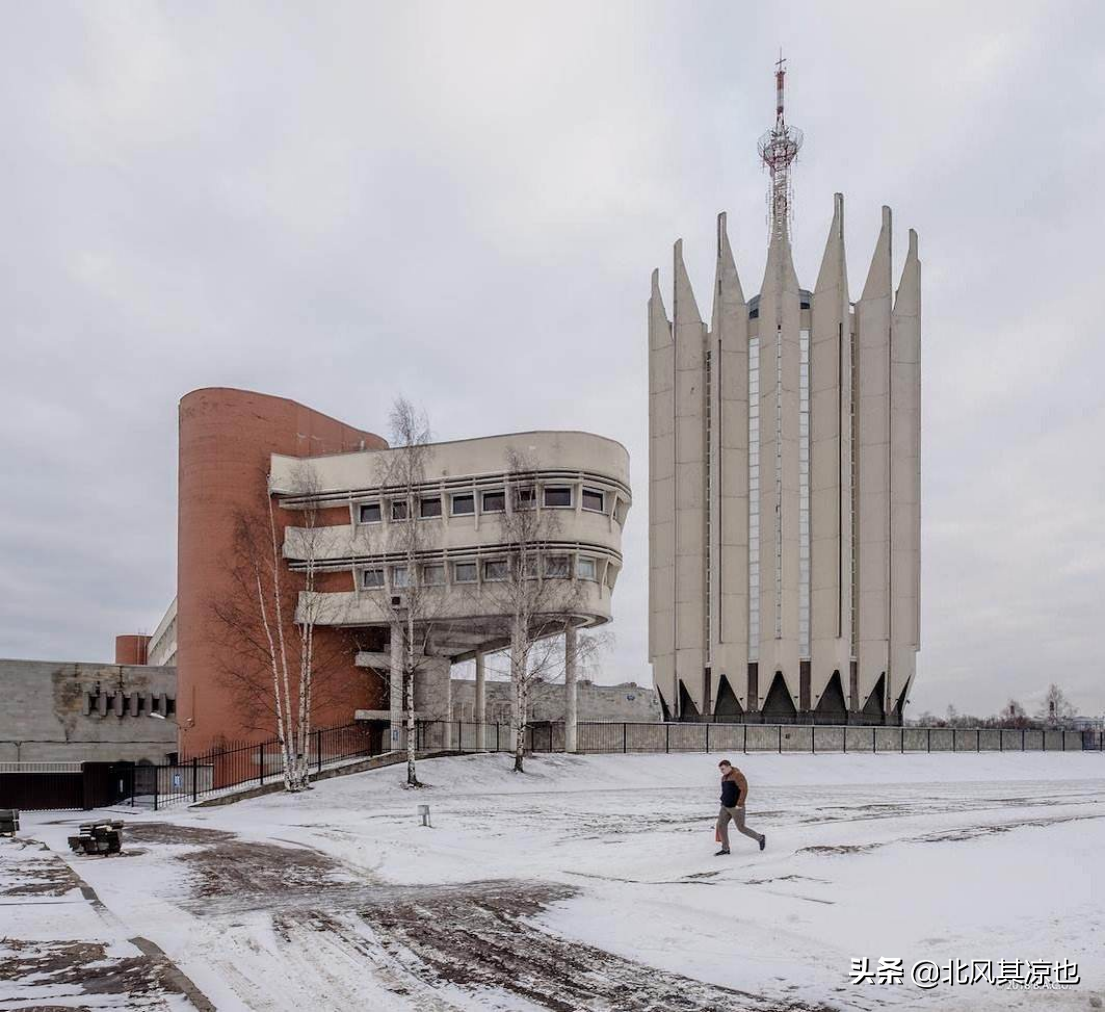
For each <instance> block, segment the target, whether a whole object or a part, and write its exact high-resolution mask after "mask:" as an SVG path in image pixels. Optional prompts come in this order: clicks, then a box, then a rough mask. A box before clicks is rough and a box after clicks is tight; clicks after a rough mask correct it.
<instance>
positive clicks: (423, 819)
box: [419, 805, 434, 829]
mask: <svg viewBox="0 0 1106 1012" xmlns="http://www.w3.org/2000/svg"><path fill="white" fill-rule="evenodd" d="M419 825H420V826H428V827H429V828H430V829H433V828H434V827H433V826H431V825H430V806H429V805H419Z"/></svg>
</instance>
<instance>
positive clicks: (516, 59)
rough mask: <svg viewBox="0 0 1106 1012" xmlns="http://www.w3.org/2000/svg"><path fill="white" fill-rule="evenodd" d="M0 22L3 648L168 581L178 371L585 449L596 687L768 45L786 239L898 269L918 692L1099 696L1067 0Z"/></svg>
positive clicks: (750, 281) (1092, 11)
mask: <svg viewBox="0 0 1106 1012" xmlns="http://www.w3.org/2000/svg"><path fill="white" fill-rule="evenodd" d="M7 14H8V16H7V19H6V24H5V32H4V33H3V38H2V39H0V57H2V58H0V129H2V130H3V136H4V138H5V141H6V143H5V155H4V157H3V158H2V159H0V183H2V186H3V194H4V201H5V211H6V213H5V216H4V219H5V229H4V232H5V236H4V238H5V242H4V246H3V249H4V270H3V271H0V293H2V299H3V305H4V306H5V307H6V310H7V312H6V331H7V332H6V336H5V341H4V357H3V368H2V370H0V413H2V417H3V423H4V425H3V431H4V438H3V452H2V454H0V485H2V487H3V489H4V493H5V494H4V498H3V520H4V522H3V525H2V527H0V552H2V553H3V559H4V564H3V566H2V567H0V654H3V655H9V656H27V657H51V658H53V657H65V658H82V659H95V658H104V657H108V656H109V655H110V650H111V640H112V637H113V636H114V634H115V633H117V632H124V631H132V630H140V629H146V630H150V629H151V628H152V627H153V625H154V623H155V622H156V621H157V619H158V617H159V615H160V612H161V609H162V608H163V607H164V605H165V604H166V603H167V602H168V600H169V599H170V598H171V596H172V593H173V586H174V581H175V573H174V566H175V558H174V553H175V530H176V528H175V522H176V518H175V512H174V502H175V480H176V461H175V453H176V415H175V408H176V401H177V400H178V399H179V397H180V396H181V395H182V394H183V393H185V392H186V391H187V390H189V389H191V388H193V387H196V386H203V385H229V386H243V387H248V388H252V389H258V390H263V391H266V392H271V393H276V394H282V395H285V396H290V397H293V398H295V399H297V400H300V401H302V402H304V403H306V404H309V405H311V406H313V407H316V408H318V409H320V410H323V411H326V412H329V413H331V414H334V415H336V416H337V417H340V418H343V419H346V420H348V421H350V422H351V423H353V424H356V425H361V426H365V427H368V428H376V429H378V430H381V429H383V428H384V427H385V425H386V417H387V408H388V405H389V403H390V401H391V400H392V398H393V397H394V396H395V395H396V394H397V393H399V392H403V393H405V394H406V395H407V396H408V397H410V398H412V399H413V400H415V401H417V402H419V403H421V404H423V405H425V407H426V408H427V410H428V411H429V413H430V415H431V419H432V422H433V424H434V427H435V431H436V434H437V435H438V436H439V437H441V438H456V437H462V436H468V435H475V434H481V433H488V432H501V431H510V430H515V429H526V428H536V427H564V428H587V429H591V430H594V431H597V432H602V433H604V434H607V435H610V436H613V437H615V438H617V439H620V440H622V441H623V442H624V443H626V445H627V446H628V447H629V449H630V451H631V454H632V459H633V475H634V482H635V489H636V493H637V505H636V506H635V508H634V511H633V513H632V514H631V523H630V525H629V528H628V530H627V535H626V544H625V547H626V554H627V568H626V571H625V573H624V576H623V579H622V581H621V582H620V585H619V588H618V592H617V594H616V601H615V607H616V625H615V631H616V634H617V646H616V648H615V650H614V651H613V653H612V654H611V656H610V657H609V660H608V665H607V672H606V674H607V677H608V678H610V679H611V680H614V679H617V678H636V679H637V680H639V681H647V680H648V667H647V663H646V657H645V620H646V608H645V602H646V590H647V588H646V582H647V557H646V542H647V538H646V530H647V527H646V521H647V516H646V510H647V485H646V477H647V450H646V417H647V416H646V345H645V311H644V303H645V299H646V296H647V294H648V291H647V286H648V276H649V271H650V270H651V269H652V267H654V266H655V265H660V266H661V268H662V274H664V276H665V277H666V278H668V277H669V276H670V256H671V252H670V244H671V242H672V241H673V240H674V239H675V238H677V237H678V236H683V237H684V239H685V244H686V252H687V257H688V263H689V267H690V269H691V272H692V277H693V280H694V282H695V285H696V289H697V293H698V296H699V300H700V305H701V308H702V309H703V311H704V312H707V311H708V310H709V296H710V286H711V274H712V267H713V262H712V261H713V229H714V214H715V213H716V212H717V211H718V210H721V209H727V210H728V211H729V212H730V228H731V239H732V241H733V245H734V249H735V253H736V255H737V257H738V266H739V270H740V271H741V274H742V281H743V283H744V285H745V287H746V290H747V291H750V292H752V291H755V290H756V289H757V287H758V286H759V281H760V274H761V272H762V271H763V262H764V248H765V232H766V229H765V222H764V189H765V179H764V177H763V175H762V174H761V172H760V170H759V168H758V165H757V163H756V157H755V147H754V145H755V141H756V138H757V136H758V135H759V133H760V132H761V131H762V130H763V129H765V128H766V127H767V126H768V125H769V121H770V118H771V114H772V80H771V76H770V75H771V70H772V62H773V60H774V58H775V55H776V51H777V47H778V46H779V45H780V44H782V45H783V46H784V47H785V49H786V52H787V55H788V56H789V57H790V60H791V70H792V73H791V75H790V77H789V89H790V90H789V109H790V113H791V118H792V119H793V120H794V121H795V122H796V123H797V124H798V125H799V126H801V127H802V128H803V129H804V130H805V131H806V135H807V143H806V148H805V150H804V153H803V156H802V160H801V162H800V164H799V166H798V168H797V170H796V176H795V181H796V201H797V214H796V242H795V247H796V263H797V267H798V270H799V273H800V278H801V279H802V280H803V281H804V283H806V284H808V285H809V284H810V283H812V281H813V278H814V276H815V273H816V270H817V265H818V258H819V256H820V254H821V250H822V246H823V243H824V241H825V230H826V228H827V226H828V223H829V217H830V211H831V196H832V193H833V192H834V191H835V190H841V191H843V192H844V193H845V195H846V227H847V241H848V249H849V271H850V277H851V279H852V284H853V288H854V294H856V293H857V292H859V288H860V286H861V284H862V283H863V279H864V275H865V273H866V271H867V259H868V257H869V255H870V253H871V246H872V244H873V243H874V240H875V235H876V232H877V230H878V223H879V208H880V205H881V204H883V203H887V204H890V205H891V206H892V207H893V208H894V210H895V228H896V236H895V238H896V244H897V249H896V252H897V256H896V260H897V261H898V262H899V263H901V257H902V254H903V253H904V251H905V230H906V228H908V227H916V228H917V229H918V230H919V232H920V236H921V252H922V257H923V262H924V284H925V303H924V310H923V311H924V331H923V341H924V352H923V354H924V356H925V358H924V366H923V384H924V412H925V423H924V425H925V428H924V454H925V457H924V464H923V467H924V481H925V488H924V495H925V499H924V507H923V508H924V534H923V538H924V540H923V556H924V558H923V564H924V577H923V579H924V583H923V593H924V614H923V636H924V642H925V646H924V651H923V654H922V656H921V658H920V664H919V667H920V677H919V680H918V685H917V688H916V691H915V693H914V700H913V702H914V706H915V707H916V708H922V707H933V708H943V706H944V705H945V704H946V703H947V702H949V701H952V702H955V703H956V704H957V705H958V706H959V707H960V708H961V709H964V710H976V711H980V712H988V711H992V710H994V709H997V708H998V707H999V706H1000V705H1001V704H1002V703H1003V702H1004V701H1005V699H1006V697H1007V696H1008V695H1015V696H1019V697H1021V698H1023V699H1029V698H1030V697H1032V696H1033V695H1034V694H1035V693H1039V692H1040V690H1041V689H1042V688H1043V686H1044V685H1045V684H1047V682H1048V681H1050V680H1055V681H1058V682H1060V683H1061V684H1062V685H1064V686H1065V687H1066V688H1067V689H1068V690H1069V692H1070V694H1071V695H1072V696H1073V697H1075V699H1076V700H1077V701H1078V703H1079V705H1080V707H1081V708H1082V709H1083V710H1085V711H1091V712H1101V711H1102V707H1103V686H1102V672H1103V665H1104V657H1103V638H1102V614H1103V572H1102V559H1103V535H1102V532H1103V505H1102V503H1103V495H1102V493H1103V465H1102V461H1103V440H1102V433H1103V411H1102V374H1103V342H1102V305H1103V254H1102V246H1101V242H1100V238H1101V232H1100V225H1101V222H1102V220H1103V187H1102V170H1103V105H1102V92H1103V53H1102V45H1101V39H1102V30H1103V13H1102V10H1101V5H1100V4H1092V3H1089V2H1087V3H1071V4H1066V5H1061V6H1059V7H1057V6H1056V5H1047V4H1044V3H1020V4H1009V3H1001V4H1000V3H994V2H991V3H981V4H974V5H967V6H965V5H963V4H959V3H944V4H942V3H928V4H924V5H922V4H918V5H901V4H877V3H855V4H849V5H825V4H813V3H811V4H783V5H780V4H776V5H772V6H771V7H770V8H766V7H756V6H753V5H743V4H722V3H702V4H697V5H693V6H690V7H689V6H688V5H677V4H662V3H649V4H640V3H633V4H630V3H624V4H618V3H605V4H602V5H599V4H587V3H577V4H571V3H568V4H566V3H557V4H526V5H519V4H508V3H502V4H488V3H468V4H464V5H460V4H445V3H440V4H402V5H400V4H376V5H368V4H348V5H343V4H327V5H324V6H322V7H318V6H316V7H298V8H297V7H291V8H288V7H280V6H274V5H270V4H266V5H261V4H245V3H242V4H234V5H213V4H211V5H205V4H187V5H184V4H177V5H155V4H133V5H132V4H106V3H103V4H96V3H86V4H81V5H75V6H69V7H66V6H63V5H60V4H51V5H22V6H18V7H13V8H11V9H10V10H9V11H8V12H7Z"/></svg>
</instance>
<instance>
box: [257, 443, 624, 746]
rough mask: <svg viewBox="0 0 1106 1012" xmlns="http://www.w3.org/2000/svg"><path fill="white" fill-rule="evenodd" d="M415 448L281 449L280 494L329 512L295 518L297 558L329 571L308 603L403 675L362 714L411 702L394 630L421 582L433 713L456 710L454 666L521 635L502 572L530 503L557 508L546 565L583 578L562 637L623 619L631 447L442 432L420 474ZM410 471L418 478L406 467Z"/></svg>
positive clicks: (288, 536) (426, 708)
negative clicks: (312, 518) (507, 616)
mask: <svg viewBox="0 0 1106 1012" xmlns="http://www.w3.org/2000/svg"><path fill="white" fill-rule="evenodd" d="M405 453H409V451H407V450H405V449H404V448H402V447H398V448H390V449H366V450H359V451H355V452H350V453H338V454H332V455H328V456H313V457H311V458H309V459H308V460H306V461H305V460H304V459H303V458H302V457H294V456H286V455H282V454H273V455H272V457H271V466H270V485H271V489H272V491H273V493H274V494H275V495H276V496H277V501H278V502H279V505H280V506H281V507H282V508H283V509H284V510H288V511H292V512H293V513H301V514H302V513H304V512H305V511H308V510H310V511H311V512H312V513H313V514H314V515H316V516H317V517H319V518H322V519H321V520H318V521H316V522H315V523H313V524H312V525H310V526H304V525H303V524H302V522H299V521H297V520H296V519H295V518H293V520H292V522H291V524H290V525H289V526H288V527H287V528H286V530H285V540H284V556H285V558H286V559H287V560H288V565H289V568H290V569H291V570H292V571H293V572H297V571H298V572H301V573H302V572H303V571H304V570H306V569H307V568H311V569H313V571H314V573H315V574H316V580H315V583H316V587H317V590H316V592H315V594H314V596H313V597H311V598H310V600H308V599H307V598H306V597H305V595H304V594H301V595H300V605H299V608H300V612H301V615H302V612H303V609H304V608H305V607H311V608H313V609H314V613H315V623H316V624H317V625H321V626H327V627H333V628H341V629H346V630H349V631H351V632H353V633H355V634H357V635H358V641H359V644H360V648H359V649H358V652H357V663H358V664H359V665H360V666H362V667H363V668H368V669H372V670H376V671H378V672H379V673H380V675H381V677H382V678H390V680H391V693H390V697H391V704H392V705H391V709H390V711H388V712H383V711H370V712H365V713H362V712H360V711H359V716H361V717H362V718H364V719H381V720H383V719H388V720H390V722H391V723H392V724H393V727H394V726H395V724H396V722H397V720H398V712H397V711H398V710H399V709H400V708H401V706H402V703H401V700H400V698H399V696H398V691H397V690H398V681H399V680H398V679H396V678H393V677H391V675H392V673H393V662H392V651H391V647H392V639H393V637H392V629H393V625H394V623H395V622H396V615H397V607H399V606H402V604H403V598H404V595H405V594H408V593H411V587H412V582H413V581H416V582H417V583H418V586H419V588H420V590H419V592H420V593H421V594H423V595H424V597H423V599H424V600H425V595H428V594H430V595H432V596H433V605H432V607H430V608H427V609H425V610H426V611H427V612H428V613H429V612H432V613H433V620H434V621H433V629H431V630H430V631H429V637H428V638H429V641H430V642H429V644H428V647H427V650H428V653H431V654H432V656H431V657H428V658H427V664H426V665H425V666H424V669H423V671H422V672H421V673H420V675H419V676H418V678H417V680H416V708H417V709H418V711H419V717H420V718H426V719H449V717H450V716H451V713H450V710H451V707H450V699H449V684H450V680H449V668H450V665H451V664H452V663H454V662H457V661H463V660H467V659H471V658H476V659H477V677H478V680H480V679H482V674H483V672H482V664H481V659H482V656H483V654H484V653H486V652H488V651H492V650H498V649H502V648H503V647H505V646H507V644H508V642H509V636H508V635H507V633H506V631H505V623H504V613H503V612H504V598H503V593H502V582H503V566H504V564H505V560H506V559H507V557H508V556H509V555H510V554H511V552H512V545H511V543H510V536H509V519H510V517H511V515H512V513H513V512H514V511H515V510H517V509H520V508H525V509H527V510H533V511H534V515H535V516H536V517H538V518H544V520H543V521H542V525H541V527H540V530H541V531H542V532H543V534H542V537H541V539H540V544H539V545H537V546H536V549H537V551H538V552H539V553H540V558H541V562H540V565H541V575H542V577H543V578H545V579H552V580H558V581H565V584H566V586H568V585H571V588H572V593H571V595H568V596H567V597H566V598H565V599H566V600H567V599H568V598H569V597H570V598H571V602H572V604H571V614H570V615H568V616H566V615H564V614H562V613H561V612H560V611H558V614H556V615H554V616H551V622H552V624H551V626H550V628H549V629H548V630H545V629H543V630H542V631H541V635H550V636H551V635H556V634H563V633H564V630H565V620H566V618H567V619H568V621H569V623H570V624H571V625H573V626H574V627H575V628H586V627H590V626H596V625H601V624H603V623H605V622H607V621H609V620H610V618H611V596H612V593H613V591H614V587H615V585H616V583H617V580H618V575H619V573H620V572H621V569H622V553H621V545H622V528H623V525H624V524H625V522H626V517H627V514H628V511H629V509H630V506H631V503H632V497H631V493H630V485H629V455H628V454H627V452H626V449H625V448H624V447H623V446H622V445H621V444H619V443H617V442H614V441H613V440H610V439H605V438H603V437H601V436H596V435H591V434H589V433H585V432H526V433H515V434H511V435H502V436H489V437H485V438H479V439H466V440H457V441H454V442H444V443H434V444H430V445H428V446H426V447H425V448H423V451H422V454H421V456H420V457H419V461H418V475H417V480H411V478H410V474H411V472H410V470H409V469H408V470H406V471H403V468H404V458H403V455H404V454H405ZM520 462H522V465H521V466H520ZM305 467H307V468H308V471H307V472H305ZM401 471H403V473H405V474H406V475H407V476H408V477H407V480H405V481H397V480H396V475H397V474H398V473H400V472H401ZM520 504H521V505H520ZM410 524H414V525H417V526H416V528H414V530H412V529H411V528H410V527H409V526H408V525H410ZM535 529H539V528H535ZM416 536H417V543H415V547H412V541H411V540H410V539H411V538H412V537H416ZM412 563H413V566H414V570H415V571H414V572H412V571H411V569H412ZM539 621H540V616H538V617H535V618H534V622H539ZM572 638H574V637H573V635H572V634H571V633H570V639H572ZM419 681H421V682H422V684H421V685H420V684H418V682H419ZM475 717H476V719H477V721H480V719H481V715H480V714H479V713H477V714H476V715H475Z"/></svg>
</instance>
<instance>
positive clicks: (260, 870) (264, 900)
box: [178, 839, 355, 912]
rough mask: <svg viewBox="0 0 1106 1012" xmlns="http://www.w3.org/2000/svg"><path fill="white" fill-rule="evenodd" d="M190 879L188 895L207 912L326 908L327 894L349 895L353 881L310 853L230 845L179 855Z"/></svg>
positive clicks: (340, 869) (328, 860) (242, 843)
mask: <svg viewBox="0 0 1106 1012" xmlns="http://www.w3.org/2000/svg"><path fill="white" fill-rule="evenodd" d="M178 860H179V861H181V862H183V863H184V864H185V865H186V866H187V867H188V868H189V870H190V871H191V873H192V891H193V894H194V895H195V896H196V897H198V898H200V899H202V900H205V901H211V900H216V901H218V900H227V901H228V902H226V903H218V902H217V903H215V904H211V903H205V904H204V907H205V909H206V910H209V911H214V912H219V911H222V910H227V911H228V912H229V909H230V908H231V907H232V906H233V907H237V908H238V909H256V908H263V907H273V908H276V907H282V906H300V905H303V904H305V903H308V904H313V903H320V902H321V903H322V904H323V905H324V906H325V905H326V897H327V895H328V894H337V893H339V892H340V891H342V890H348V889H349V887H350V885H351V883H353V882H355V879H354V878H353V877H352V876H351V875H350V874H349V873H348V872H347V871H346V870H345V869H344V868H343V867H342V866H341V865H340V864H338V862H336V861H334V860H332V859H331V858H329V857H327V856H325V855H323V854H320V853H318V852H317V851H314V850H305V849H302V848H299V847H278V846H275V845H274V844H271V843H247V842H245V841H243V840H238V839H232V840H230V841H226V842H220V843H217V844H216V845H215V846H212V847H204V848H203V849H201V850H194V851H190V852H188V853H186V854H181V855H180V856H179V857H178Z"/></svg>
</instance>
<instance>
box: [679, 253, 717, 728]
mask: <svg viewBox="0 0 1106 1012" xmlns="http://www.w3.org/2000/svg"><path fill="white" fill-rule="evenodd" d="M672 252H673V282H674V293H673V299H674V301H675V304H674V305H673V307H672V321H673V334H674V336H675V344H676V347H675V362H676V426H675V436H676V438H675V459H676V479H675V488H674V501H675V559H676V562H675V584H676V593H675V602H676V614H675V644H676V675H677V677H678V678H679V679H680V681H681V682H682V683H683V684H684V685H685V686H686V688H687V691H688V693H689V694H690V698H691V701H692V703H693V704H694V705H695V707H696V708H697V710H698V712H700V713H702V712H704V711H705V710H706V709H708V708H709V702H708V701H707V700H706V699H705V692H704V690H705V687H706V685H705V683H706V679H705V677H704V674H705V672H704V669H705V667H706V666H707V663H708V661H707V651H708V649H709V643H708V633H707V625H708V612H707V601H708V598H707V587H706V583H707V543H708V538H707V523H708V519H707V518H708V504H707V403H708V390H707V328H706V326H705V325H704V323H703V319H702V317H701V316H700V315H699V307H698V305H697V304H696V301H695V293H694V292H693V291H692V288H691V281H690V279H689V278H688V276H687V268H686V267H685V265H684V258H683V241H682V240H681V241H678V242H677V243H676V245H675V247H674V248H673V251H672ZM676 705H677V707H678V708H679V709H680V712H682V710H683V697H679V696H678V697H677V698H676Z"/></svg>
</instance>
